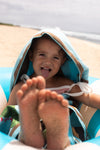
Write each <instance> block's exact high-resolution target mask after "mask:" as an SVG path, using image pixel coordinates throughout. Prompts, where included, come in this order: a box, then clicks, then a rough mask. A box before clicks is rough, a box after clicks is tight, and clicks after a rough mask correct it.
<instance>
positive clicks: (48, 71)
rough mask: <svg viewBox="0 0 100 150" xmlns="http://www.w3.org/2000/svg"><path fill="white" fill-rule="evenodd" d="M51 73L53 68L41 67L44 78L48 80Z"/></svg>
mask: <svg viewBox="0 0 100 150" xmlns="http://www.w3.org/2000/svg"><path fill="white" fill-rule="evenodd" d="M50 72H51V68H47V67H41V73H42V76H43V77H44V78H47V77H48V76H49V73H50Z"/></svg>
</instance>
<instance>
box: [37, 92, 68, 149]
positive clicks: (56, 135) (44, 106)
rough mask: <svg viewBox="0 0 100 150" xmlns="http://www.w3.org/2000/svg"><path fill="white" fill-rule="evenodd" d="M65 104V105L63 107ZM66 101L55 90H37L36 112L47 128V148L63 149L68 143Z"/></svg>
mask: <svg viewBox="0 0 100 150" xmlns="http://www.w3.org/2000/svg"><path fill="white" fill-rule="evenodd" d="M64 106H65V107H64ZM67 106H68V102H67V101H66V100H64V99H63V97H62V96H61V95H58V94H57V93H55V92H51V91H46V90H41V91H40V92H39V107H38V112H39V115H40V117H41V119H43V122H44V124H45V126H46V129H47V148H48V149H60V150H61V149H64V148H65V147H66V146H68V145H69V144H70V142H69V138H68V128H69V110H68V108H67Z"/></svg>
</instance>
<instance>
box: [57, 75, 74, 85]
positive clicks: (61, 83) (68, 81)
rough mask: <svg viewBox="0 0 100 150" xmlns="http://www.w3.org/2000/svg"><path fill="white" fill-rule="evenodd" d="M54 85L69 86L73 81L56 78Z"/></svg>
mask: <svg viewBox="0 0 100 150" xmlns="http://www.w3.org/2000/svg"><path fill="white" fill-rule="evenodd" d="M56 83H58V84H59V85H61V86H63V85H71V84H73V81H72V80H70V79H68V78H66V77H58V78H56Z"/></svg>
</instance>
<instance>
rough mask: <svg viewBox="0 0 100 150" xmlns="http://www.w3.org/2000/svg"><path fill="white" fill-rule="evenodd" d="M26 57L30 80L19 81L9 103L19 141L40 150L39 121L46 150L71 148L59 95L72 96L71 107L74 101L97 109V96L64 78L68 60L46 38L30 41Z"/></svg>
mask: <svg viewBox="0 0 100 150" xmlns="http://www.w3.org/2000/svg"><path fill="white" fill-rule="evenodd" d="M27 56H28V58H29V60H30V61H31V62H32V65H33V68H34V72H33V74H31V76H30V78H28V77H27V76H25V75H24V76H22V77H21V79H22V81H20V82H18V83H17V84H16V85H15V86H14V88H13V89H12V92H11V95H10V98H9V101H8V105H16V104H18V105H19V109H20V122H21V132H20V136H19V138H20V140H21V141H22V142H23V143H25V144H27V145H30V146H33V147H36V148H42V147H43V146H44V144H45V140H44V137H43V134H42V127H41V124H40V119H42V120H43V123H44V125H45V127H46V130H47V132H46V140H47V148H48V149H64V148H65V147H67V146H68V145H70V141H69V138H68V129H69V110H68V101H67V100H65V99H64V98H63V96H62V95H61V94H63V93H67V95H69V96H71V97H72V98H73V101H72V102H73V105H74V102H75V101H77V102H79V103H80V102H82V103H84V104H86V105H88V106H92V107H96V108H100V95H96V94H93V93H92V92H89V90H90V89H89V87H88V85H87V83H84V82H78V83H74V82H73V81H72V80H70V79H68V78H66V77H65V76H64V74H63V72H62V70H61V66H62V65H63V64H64V63H65V62H66V61H68V59H69V58H68V56H66V54H65V52H64V51H63V49H62V48H61V46H60V45H58V44H57V43H56V42H55V41H54V40H53V39H52V38H51V37H50V36H48V35H47V34H44V35H43V36H42V37H39V38H36V39H34V40H33V42H32V45H31V46H30V49H29V51H28V55H27ZM66 69H67V68H66ZM23 79H24V80H23ZM26 79H27V80H26ZM23 81H24V82H25V83H23ZM54 87H55V88H54ZM59 87H60V88H59ZM85 88H87V89H88V91H86V90H85ZM79 103H78V104H79Z"/></svg>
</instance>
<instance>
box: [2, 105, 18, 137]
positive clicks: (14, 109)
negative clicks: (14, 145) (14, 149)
mask: <svg viewBox="0 0 100 150" xmlns="http://www.w3.org/2000/svg"><path fill="white" fill-rule="evenodd" d="M19 125H20V122H19V110H18V106H17V105H15V106H14V105H13V106H12V105H10V106H7V107H6V108H5V109H4V110H3V112H2V113H1V115H0V131H1V132H3V133H5V134H8V135H10V136H12V137H14V138H17V136H18V134H19V132H20V126H19Z"/></svg>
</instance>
